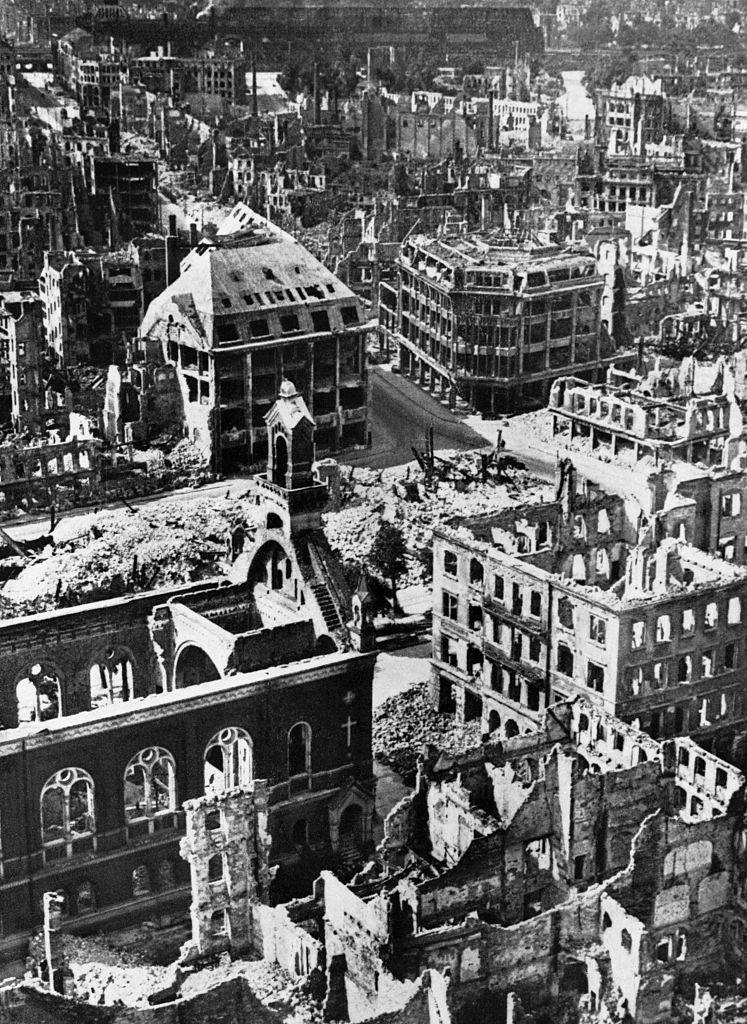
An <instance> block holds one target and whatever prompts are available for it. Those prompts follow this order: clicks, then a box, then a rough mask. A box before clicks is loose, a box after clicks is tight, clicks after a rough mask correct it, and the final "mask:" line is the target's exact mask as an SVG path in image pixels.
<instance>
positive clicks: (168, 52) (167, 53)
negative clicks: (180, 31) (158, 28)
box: [166, 39, 171, 57]
mask: <svg viewBox="0 0 747 1024" xmlns="http://www.w3.org/2000/svg"><path fill="white" fill-rule="evenodd" d="M166 56H167V57H170V56H171V40H170V39H167V40H166Z"/></svg>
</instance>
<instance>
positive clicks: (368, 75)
mask: <svg viewBox="0 0 747 1024" xmlns="http://www.w3.org/2000/svg"><path fill="white" fill-rule="evenodd" d="M366 85H367V86H368V88H369V89H370V88H371V47H370V46H369V48H368V51H367V53H366Z"/></svg>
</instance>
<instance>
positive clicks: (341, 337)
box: [140, 204, 371, 472]
mask: <svg viewBox="0 0 747 1024" xmlns="http://www.w3.org/2000/svg"><path fill="white" fill-rule="evenodd" d="M370 327H371V325H370V324H368V323H366V321H365V319H364V317H363V314H362V309H361V306H360V303H359V301H358V299H357V298H356V296H355V294H354V293H353V292H352V291H351V290H350V289H349V288H348V287H347V286H346V285H344V284H342V282H340V281H339V280H337V279H336V278H335V277H333V275H332V274H331V273H330V271H329V270H327V269H326V268H325V267H324V266H323V265H322V264H321V263H320V262H319V261H318V260H316V259H314V257H313V256H311V254H310V253H309V252H307V251H306V250H305V249H304V248H303V246H301V245H300V244H299V243H298V242H296V241H295V240H294V239H293V238H292V237H291V236H290V235H288V234H286V233H285V232H283V231H282V230H280V229H279V228H277V227H275V226H274V225H272V224H270V223H269V222H268V221H266V220H265V219H264V218H261V217H258V216H257V215H256V214H253V213H252V211H251V210H249V209H248V208H247V207H245V206H243V205H241V204H240V205H238V206H237V207H236V208H235V209H234V211H233V213H232V214H231V215H230V216H229V218H227V220H226V221H225V222H224V224H223V225H222V226H221V228H220V230H219V232H218V234H217V236H216V237H215V238H214V239H213V240H211V241H208V240H203V241H201V242H200V244H199V245H198V246H197V248H196V249H194V250H193V251H192V252H191V253H190V254H189V255H188V256H187V257H186V258H185V259H184V260H183V261H182V264H181V273H180V275H179V277H178V278H177V279H176V280H175V281H174V282H173V283H172V284H170V285H169V287H168V288H166V289H165V291H164V292H163V293H162V294H161V295H160V296H159V297H158V298H157V299H155V300H154V301H153V302H152V303H151V304H150V306H149V307H148V310H147V312H146V314H145V318H144V320H143V323H142V326H141V329H140V338H141V344H142V346H143V347H144V349H145V359H146V361H147V362H161V363H164V362H165V363H167V364H169V365H171V366H174V367H176V368H177V371H178V372H177V378H178V382H179V384H178V386H179V388H180V390H181V396H182V404H183V418H182V424H183V428H184V430H185V431H186V432H187V433H188V435H189V436H190V437H191V438H192V439H193V440H194V441H195V442H196V443H197V444H199V445H200V446H201V447H202V448H203V449H204V451H205V452H206V454H208V455H209V456H210V458H211V460H212V463H213V465H214V467H215V468H216V470H218V471H222V472H229V471H231V470H234V469H236V468H237V467H238V466H240V465H252V464H254V463H257V462H261V461H263V460H264V459H265V458H266V457H267V426H266V422H265V416H266V413H267V412H268V410H269V408H270V405H271V404H272V402H273V401H274V396H275V394H276V393H277V390H278V389H279V387H280V384H281V382H282V380H283V378H285V377H291V378H292V379H293V380H294V381H295V383H296V385H297V386H298V388H299V391H300V392H301V393H302V394H303V395H304V398H305V400H306V402H307V404H308V406H309V409H310V410H311V412H312V415H313V416H314V418H315V420H316V424H317V442H318V443H319V445H320V447H322V448H324V449H326V450H328V451H329V450H337V449H339V448H341V447H347V446H350V445H360V444H365V443H366V441H367V434H368V426H367V424H368V371H367V368H366V337H367V332H368V330H369V329H370Z"/></svg>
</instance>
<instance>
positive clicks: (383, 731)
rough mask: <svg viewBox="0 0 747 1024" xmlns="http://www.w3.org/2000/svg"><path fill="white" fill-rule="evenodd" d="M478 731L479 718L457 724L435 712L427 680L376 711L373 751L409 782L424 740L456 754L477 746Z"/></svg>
mask: <svg viewBox="0 0 747 1024" xmlns="http://www.w3.org/2000/svg"><path fill="white" fill-rule="evenodd" d="M480 734H481V727H480V722H479V721H473V722H468V723H467V724H466V725H459V724H458V723H457V722H455V720H454V718H453V716H451V715H445V714H441V713H440V712H438V711H434V709H433V707H432V705H431V701H430V696H429V693H428V683H427V682H422V683H416V684H415V685H414V686H413V687H411V688H410V689H409V690H406V691H405V692H404V693H400V694H397V695H395V696H394V697H390V698H389V699H388V700H385V701H384V702H383V703H382V704H381V705H379V707H378V708H377V709H376V710H375V712H374V723H373V752H374V757H375V759H376V760H377V761H380V762H381V763H382V764H385V765H388V766H389V767H390V768H392V769H393V770H394V771H396V772H397V773H398V774H400V775H402V776H403V777H404V778H405V781H407V782H411V781H412V778H413V776H414V774H415V770H416V767H417V760H418V756H419V754H420V752H421V750H422V749H423V746H424V745H425V744H426V743H432V744H433V745H434V746H436V747H438V749H439V750H440V751H442V752H443V753H450V754H456V753H460V752H463V751H465V750H469V749H470V747H473V746H477V745H478V744H479V743H480Z"/></svg>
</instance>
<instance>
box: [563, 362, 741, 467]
mask: <svg viewBox="0 0 747 1024" xmlns="http://www.w3.org/2000/svg"><path fill="white" fill-rule="evenodd" d="M695 370H696V364H695V363H694V361H692V360H688V361H686V362H685V363H684V364H683V365H682V366H681V367H673V368H672V369H669V370H666V369H659V368H658V367H657V368H656V369H653V370H652V371H650V372H649V373H647V374H645V376H641V375H639V374H637V373H635V372H631V371H623V372H618V371H617V370H616V369H615V368H612V369H610V371H609V374H608V379H607V383H606V384H604V385H602V386H596V387H595V386H593V385H590V384H589V383H588V382H587V381H583V380H576V379H574V378H572V377H562V378H560V379H559V380H557V381H556V382H555V384H554V386H553V388H552V390H551V391H550V400H549V403H548V408H549V411H550V413H551V416H552V421H553V432H554V433H558V432H560V431H561V429H562V428H563V426H564V424H566V423H567V424H568V431H569V433H570V437H571V438H574V437H575V436H577V435H578V436H582V437H588V438H589V445H590V448H591V449H597V450H599V451H603V452H607V453H609V455H611V456H612V457H613V458H616V457H619V456H621V455H623V456H624V455H625V454H626V453H630V455H631V456H632V458H633V459H634V460H636V461H637V460H638V459H640V458H643V457H644V456H650V457H652V458H653V459H655V460H656V461H657V462H658V461H662V462H691V463H702V464H703V465H705V466H728V465H729V463H730V461H731V460H732V459H733V457H734V455H735V454H736V453H737V452H736V449H737V446H738V443H739V441H740V440H741V439H742V437H743V435H744V426H743V419H742V413H741V411H740V409H739V403H738V402H737V401H736V399H735V397H734V394H733V391H732V392H731V393H729V390H728V389H727V387H725V386H724V383H725V376H726V372H725V369H724V368H722V369H721V370H720V371H719V372H715V373H714V377H715V379H714V381H713V382H712V383H709V386H708V389H707V390H704V391H702V392H701V391H699V390H698V391H696V382H695V379H694V377H695Z"/></svg>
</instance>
